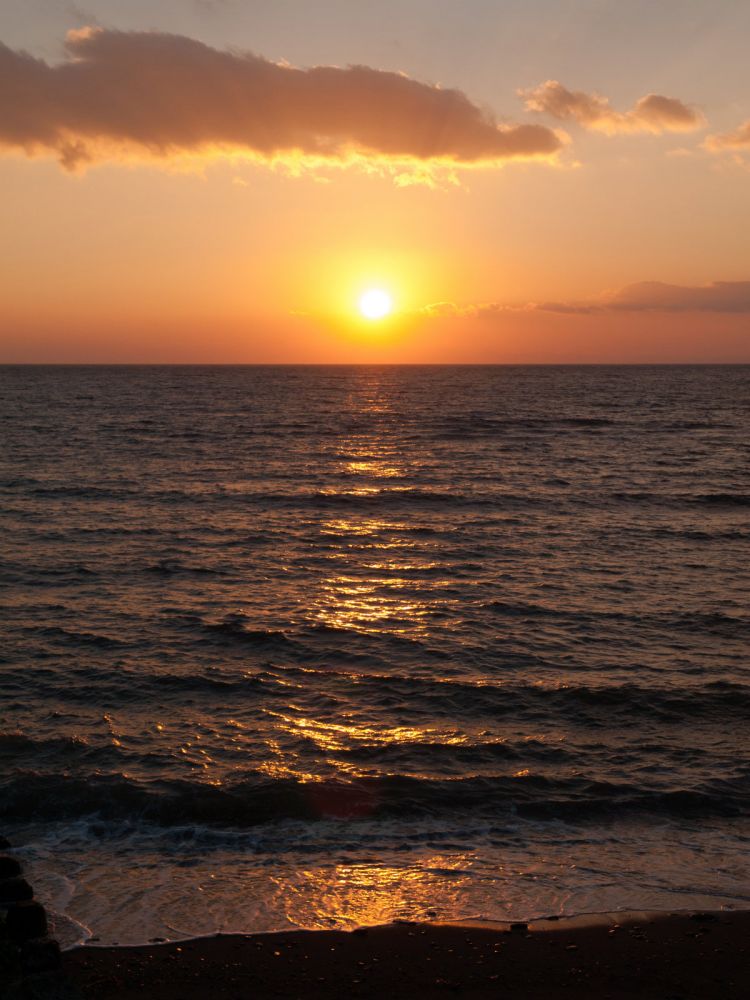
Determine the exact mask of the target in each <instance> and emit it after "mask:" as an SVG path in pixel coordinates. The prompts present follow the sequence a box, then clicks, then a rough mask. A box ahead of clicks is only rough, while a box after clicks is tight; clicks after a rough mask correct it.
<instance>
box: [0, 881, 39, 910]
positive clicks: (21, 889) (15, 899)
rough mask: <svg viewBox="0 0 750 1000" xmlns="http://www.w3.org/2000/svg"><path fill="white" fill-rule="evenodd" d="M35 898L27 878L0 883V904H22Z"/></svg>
mask: <svg viewBox="0 0 750 1000" xmlns="http://www.w3.org/2000/svg"><path fill="white" fill-rule="evenodd" d="M33 898H34V890H33V889H32V888H31V886H30V885H29V883H28V882H27V881H26V879H25V878H4V879H3V880H2V881H0V904H2V903H5V904H6V905H7V904H8V903H20V902H22V901H23V900H26V899H33Z"/></svg>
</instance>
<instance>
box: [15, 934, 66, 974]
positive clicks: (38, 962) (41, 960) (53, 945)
mask: <svg viewBox="0 0 750 1000" xmlns="http://www.w3.org/2000/svg"><path fill="white" fill-rule="evenodd" d="M60 961H61V959H60V945H59V944H58V943H57V941H55V940H53V939H52V938H49V937H42V938H30V939H29V940H28V941H24V943H23V944H22V945H21V968H22V969H23V971H24V973H33V972H53V971H54V970H55V969H59V968H60Z"/></svg>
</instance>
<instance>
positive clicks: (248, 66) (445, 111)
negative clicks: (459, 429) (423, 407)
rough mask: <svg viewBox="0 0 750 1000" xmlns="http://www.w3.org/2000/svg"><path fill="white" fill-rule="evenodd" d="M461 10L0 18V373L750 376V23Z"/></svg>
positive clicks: (33, 8)
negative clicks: (247, 367)
mask: <svg viewBox="0 0 750 1000" xmlns="http://www.w3.org/2000/svg"><path fill="white" fill-rule="evenodd" d="M467 2H468V7H469V8H470V9H471V11H473V13H472V14H471V15H469V14H467V13H466V5H449V6H448V8H447V9H442V8H441V13H440V15H439V16H438V14H434V15H433V14H432V13H429V12H428V8H427V7H425V6H424V5H421V4H416V3H409V2H407V3H401V2H398V3H397V2H396V0H384V6H383V5H379V6H378V7H377V8H375V7H373V8H367V9H364V7H363V5H359V7H358V11H357V14H356V16H354V15H352V17H351V18H341V17H337V16H334V15H333V14H331V16H328V15H327V14H326V11H327V10H328V6H329V0H326V2H325V3H323V6H322V8H321V11H322V12H317V13H316V10H315V9H314V6H315V5H305V4H301V3H300V4H292V6H293V7H294V10H295V13H294V16H293V17H292V16H291V15H290V14H289V12H287V13H286V14H285V13H284V11H285V10H286V6H285V5H281V6H280V7H279V8H278V10H276V8H275V7H274V13H270V10H271V8H267V5H260V6H257V5H252V4H251V5H243V4H226V3H200V4H199V3H193V4H172V3H170V4H166V3H165V4H158V5H156V6H155V8H154V10H153V12H151V13H149V15H148V17H144V14H143V11H142V9H141V5H138V4H136V5H130V4H115V3H114V2H113V0H94V2H93V4H89V5H87V7H86V9H85V12H84V11H83V10H80V11H79V10H78V8H76V7H71V6H66V5H58V6H54V5H52V6H50V7H49V10H48V9H47V7H45V13H40V12H39V10H38V5H29V4H26V3H22V2H21V0H8V3H6V4H4V5H3V6H2V10H0V75H2V78H3V80H4V81H6V91H5V92H6V93H7V94H8V95H11V96H10V97H9V98H8V99H9V100H11V101H12V102H13V107H12V108H11V109H10V111H9V113H8V114H7V115H6V116H5V117H2V116H0V184H1V185H2V190H3V192H4V194H5V199H4V200H5V207H6V218H5V219H4V225H3V227H2V231H1V232H0V249H2V251H3V261H4V266H3V268H2V273H0V362H2V361H5V362H40V363H50V362H66V363H67V362H97V363H106V362H128V363H130V362H158V363H168V362H175V363H180V362H189V363H204V362H205V363H209V362H221V363H235V362H236V363H255V362H257V363H287V364H294V363H348V362H355V363H356V362H362V361H366V362H378V363H453V362H455V363H465V362H469V363H493V364H496V363H524V362H530V363H571V364H575V363H591V362H625V363H632V362H670V361H681V362H690V361H695V362H712V361H714V362H721V361H748V360H750V337H748V317H750V269H748V266H747V261H748V260H750V226H748V225H746V224H745V220H746V218H747V216H748V214H749V213H750V185H748V183H747V176H748V173H747V172H748V167H750V125H749V124H748V123H750V93H748V88H747V78H746V74H745V71H744V65H745V55H746V53H745V50H744V48H743V46H742V39H744V38H746V37H747V35H748V32H750V8H748V7H747V5H744V4H723V3H722V4H720V8H721V9H720V10H717V12H716V14H715V20H716V23H715V26H714V28H713V29H712V31H714V34H713V35H712V36H711V37H712V39H713V41H712V42H711V44H703V43H702V35H701V31H702V30H703V29H702V28H701V27H700V25H701V24H703V21H702V20H701V18H700V17H699V16H697V15H696V17H686V18H684V19H681V18H678V19H677V21H675V20H674V19H673V18H672V17H670V16H669V14H668V12H667V10H666V9H662V8H661V7H659V8H658V9H655V8H654V7H653V5H651V6H649V7H648V10H647V13H643V12H635V13H631V14H627V13H626V5H618V4H614V3H606V4H604V5H603V9H602V11H601V15H600V16H599V15H597V17H595V18H594V17H593V16H592V17H589V16H588V15H585V14H584V13H583V12H582V14H581V17H582V20H581V21H580V22H579V21H578V20H576V19H572V20H571V18H570V17H569V15H568V13H566V7H565V5H564V4H562V3H557V2H551V3H547V2H546V0H545V2H544V3H541V0H530V2H529V3H528V4H527V3H517V2H508V3H503V4H497V3H490V2H489V0H467ZM690 3H691V5H694V4H697V6H698V7H700V3H699V2H698V0H690ZM365 6H366V5H365ZM334 7H335V5H332V6H331V11H332V10H333V9H334ZM360 8H362V9H360ZM329 13H330V12H329ZM433 17H434V18H435V25H437V24H438V23H439V24H440V28H439V31H438V32H437V34H435V33H434V32H433V31H432V30H431V28H430V27H429V26H430V24H431V23H432V19H433ZM576 25H578V27H577V28H576ZM641 31H643V32H645V35H643V36H642V35H641V34H640V32H641ZM646 36H647V37H648V39H649V43H648V45H646V46H642V45H641V42H642V38H643V37H646ZM553 38H555V39H565V44H555V46H553V47H552V48H550V45H549V39H553ZM395 39H400V41H399V42H398V43H396V42H395ZM497 39H507V42H506V43H503V47H502V53H500V52H498V50H497V48H496V46H495V44H494V41H493V40H497ZM544 39H547V41H546V42H545V41H544ZM719 50H720V51H721V59H720V60H717V58H716V51H719ZM635 52H637V53H638V56H637V58H635V56H634V53H635ZM594 54H596V56H594ZM12 95H19V96H18V99H16V98H15V97H13V96H12ZM1 101H2V97H1V96H0V102H1ZM623 192H627V197H624V195H623ZM686 205H690V211H689V212H687V211H685V206H686ZM72 232H75V234H76V238H75V241H73V242H71V240H70V233H72ZM605 246H606V252H603V247H605ZM368 275H369V277H368ZM363 282H366V284H363ZM40 289H43V294H39V290H40ZM386 319H388V322H387V323H386V322H384V321H385V320H386ZM368 330H369V333H371V334H373V333H377V334H378V336H363V335H362V334H363V331H368Z"/></svg>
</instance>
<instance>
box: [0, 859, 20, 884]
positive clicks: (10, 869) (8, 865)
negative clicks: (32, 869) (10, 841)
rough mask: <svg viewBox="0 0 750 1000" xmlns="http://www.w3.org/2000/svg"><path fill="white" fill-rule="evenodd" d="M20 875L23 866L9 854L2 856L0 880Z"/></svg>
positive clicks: (0, 860)
mask: <svg viewBox="0 0 750 1000" xmlns="http://www.w3.org/2000/svg"><path fill="white" fill-rule="evenodd" d="M20 874H21V866H20V864H19V863H18V862H17V861H16V859H15V858H11V857H9V856H8V855H7V854H3V855H2V856H0V879H4V878H15V876H16V875H20Z"/></svg>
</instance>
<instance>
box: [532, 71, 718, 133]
mask: <svg viewBox="0 0 750 1000" xmlns="http://www.w3.org/2000/svg"><path fill="white" fill-rule="evenodd" d="M518 93H519V96H520V97H523V98H524V102H525V106H526V109H527V110H529V111H541V112H545V113H546V114H548V115H552V117H553V118H558V119H559V120H561V121H575V122H577V123H578V124H579V125H582V126H583V127H584V128H589V129H595V130H596V131H598V132H605V133H606V134H607V135H616V134H618V133H632V132H651V133H652V134H654V135H658V134H660V133H662V132H692V131H694V130H695V129H698V128H701V127H702V126H703V125H704V124H705V119H704V117H703V115H702V114H701V113H700V111H698V110H696V109H695V108H693V107H690V106H689V105H687V104H683V102H682V101H679V100H678V99H677V98H676V97H663V96H662V95H661V94H647V95H646V96H645V97H641V98H640V100H638V101H636V103H635V104H634V105H633V107H632V108H631V109H630V111H625V112H622V111H615V109H614V108H613V107H612V106H611V104H610V103H609V100H608V98H606V97H602V96H601V95H599V94H586V93H584V91H581V90H568V89H567V87H563V85H562V84H561V83H559V82H558V81H557V80H547V82H546V83H542V84H540V85H539V86H538V87H533V88H532V89H530V90H519V91H518Z"/></svg>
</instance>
